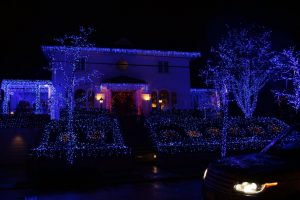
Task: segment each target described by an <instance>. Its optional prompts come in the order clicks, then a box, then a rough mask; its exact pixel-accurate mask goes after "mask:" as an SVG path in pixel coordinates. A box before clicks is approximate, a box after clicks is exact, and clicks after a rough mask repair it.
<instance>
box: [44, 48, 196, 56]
mask: <svg viewBox="0 0 300 200" xmlns="http://www.w3.org/2000/svg"><path fill="white" fill-rule="evenodd" d="M72 49H73V50H77V51H78V49H79V50H81V51H94V52H97V53H111V54H132V55H142V56H163V57H179V58H198V57H201V53H200V52H184V51H166V50H146V49H122V48H100V47H66V46H42V50H43V51H44V52H49V51H66V50H72Z"/></svg>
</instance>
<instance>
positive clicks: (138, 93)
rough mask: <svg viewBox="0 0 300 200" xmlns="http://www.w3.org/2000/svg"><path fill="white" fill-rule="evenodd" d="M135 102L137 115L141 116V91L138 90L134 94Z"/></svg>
mask: <svg viewBox="0 0 300 200" xmlns="http://www.w3.org/2000/svg"><path fill="white" fill-rule="evenodd" d="M135 102H136V109H137V114H138V115H141V114H142V91H141V89H139V90H137V91H136V92H135Z"/></svg>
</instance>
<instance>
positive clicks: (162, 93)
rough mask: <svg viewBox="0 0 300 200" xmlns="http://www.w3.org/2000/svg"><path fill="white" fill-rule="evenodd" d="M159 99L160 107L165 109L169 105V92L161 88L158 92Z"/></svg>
mask: <svg viewBox="0 0 300 200" xmlns="http://www.w3.org/2000/svg"><path fill="white" fill-rule="evenodd" d="M159 99H160V100H162V102H161V109H166V108H168V106H169V103H170V100H169V92H168V91H167V90H161V91H160V92H159Z"/></svg>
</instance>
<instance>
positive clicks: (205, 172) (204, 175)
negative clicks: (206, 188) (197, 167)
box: [203, 169, 208, 179]
mask: <svg viewBox="0 0 300 200" xmlns="http://www.w3.org/2000/svg"><path fill="white" fill-rule="evenodd" d="M207 170H208V169H206V170H205V171H204V174H203V179H205V177H206V174H207Z"/></svg>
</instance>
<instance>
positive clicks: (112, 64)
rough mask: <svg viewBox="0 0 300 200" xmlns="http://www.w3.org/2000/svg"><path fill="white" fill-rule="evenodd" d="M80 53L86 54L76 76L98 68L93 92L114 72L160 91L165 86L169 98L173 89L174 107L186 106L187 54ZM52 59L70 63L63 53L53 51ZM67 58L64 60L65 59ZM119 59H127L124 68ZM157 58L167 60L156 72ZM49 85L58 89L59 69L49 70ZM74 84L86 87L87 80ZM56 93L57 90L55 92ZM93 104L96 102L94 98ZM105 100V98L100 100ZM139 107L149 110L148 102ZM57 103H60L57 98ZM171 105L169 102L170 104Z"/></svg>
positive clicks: (188, 81) (183, 107)
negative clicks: (164, 68) (175, 97)
mask: <svg viewBox="0 0 300 200" xmlns="http://www.w3.org/2000/svg"><path fill="white" fill-rule="evenodd" d="M81 56H82V57H85V58H86V69H85V71H78V72H77V73H76V74H77V75H78V77H81V76H84V75H86V74H88V73H90V72H92V71H93V70H97V71H99V72H100V73H101V74H102V76H101V78H96V79H94V80H93V82H94V88H92V89H93V90H94V92H95V94H96V93H98V92H100V86H101V83H103V81H104V80H106V79H110V78H113V77H118V76H127V77H132V78H135V79H140V80H144V81H145V82H146V84H148V91H147V92H149V93H151V92H152V91H158V92H159V91H161V90H167V91H168V92H169V102H171V93H176V96H177V104H176V106H175V108H177V109H190V108H191V96H190V70H189V62H190V59H191V58H190V57H172V56H159V55H155V56H154V55H137V54H126V53H103V52H97V51H83V52H82V54H81ZM54 57H55V60H54V62H52V66H54V68H57V66H58V65H60V66H65V65H70V61H69V60H68V59H66V58H65V57H64V54H62V53H57V52H56V55H55V54H54ZM66 60H67V62H65V61H66ZM120 60H123V61H126V62H127V63H128V67H127V69H125V70H124V69H123V70H122V69H120V68H118V67H117V63H118V61H120ZM160 61H167V62H168V66H169V67H168V72H167V73H161V72H159V67H158V63H159V62H160ZM52 75H53V76H52V81H53V85H54V86H55V88H56V90H58V91H61V90H62V88H61V87H60V85H61V84H62V83H64V82H65V79H64V76H63V74H62V71H53V74H52ZM77 88H80V89H84V90H86V91H87V90H89V89H90V85H89V84H84V83H82V84H80V85H79V86H78V87H77ZM58 93H59V92H58ZM96 104H98V106H99V103H98V102H96ZM104 104H106V102H104ZM142 104H143V110H147V109H148V110H149V108H147V107H149V105H148V104H147V103H145V102H143V103H142ZM59 105H61V106H63V103H62V102H60V103H59ZM170 108H171V106H170Z"/></svg>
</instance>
